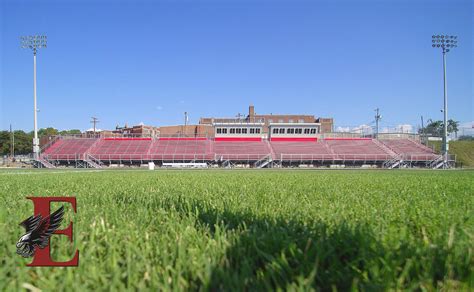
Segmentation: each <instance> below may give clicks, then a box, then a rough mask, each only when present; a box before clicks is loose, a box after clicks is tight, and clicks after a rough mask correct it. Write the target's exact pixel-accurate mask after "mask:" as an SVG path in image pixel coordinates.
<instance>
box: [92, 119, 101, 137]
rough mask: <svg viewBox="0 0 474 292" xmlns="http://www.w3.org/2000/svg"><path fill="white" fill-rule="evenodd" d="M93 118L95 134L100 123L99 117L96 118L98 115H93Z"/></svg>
mask: <svg viewBox="0 0 474 292" xmlns="http://www.w3.org/2000/svg"><path fill="white" fill-rule="evenodd" d="M91 119H92V121H91V124H93V125H94V134H95V132H96V125H97V124H98V123H99V119H98V118H96V117H92V118H91Z"/></svg>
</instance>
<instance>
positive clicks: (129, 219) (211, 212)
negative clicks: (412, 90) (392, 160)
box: [0, 170, 474, 291]
mask: <svg viewBox="0 0 474 292" xmlns="http://www.w3.org/2000/svg"><path fill="white" fill-rule="evenodd" d="M19 174H21V175H19ZM40 174H41V175H40ZM31 195H34V196H76V197H77V204H78V205H77V207H78V208H77V211H78V213H77V214H76V215H73V214H72V211H71V209H70V208H69V206H67V205H66V206H67V210H68V211H67V220H65V221H66V222H68V221H69V220H73V221H74V230H75V242H76V244H75V247H69V246H68V243H67V240H66V239H65V238H63V237H62V236H61V237H60V236H54V237H53V240H52V248H53V258H54V259H57V260H68V259H69V258H70V257H71V255H72V253H73V251H74V249H75V248H77V249H79V251H80V265H79V267H78V268H28V267H26V264H27V263H29V262H30V260H25V259H23V258H21V257H20V256H18V255H16V253H15V252H16V248H15V243H16V241H17V240H18V238H19V237H20V236H21V235H22V234H23V231H24V230H23V229H22V228H21V227H20V226H19V225H18V224H19V223H20V222H21V221H23V220H24V219H25V218H27V217H28V216H30V215H32V214H33V206H32V203H31V201H29V200H26V199H25V197H27V196H31ZM0 202H1V208H0V225H1V229H2V230H3V232H2V233H3V234H2V236H1V237H0V249H1V250H0V252H1V254H2V258H1V265H0V291H11V290H19V289H21V288H27V289H30V288H34V287H36V288H39V289H42V290H66V289H67V290H76V291H84V290H107V291H109V290H124V289H149V290H155V291H156V290H157V289H165V290H171V289H173V290H183V289H184V290H196V289H202V290H219V289H220V290H231V289H247V290H255V289H260V290H263V289H266V290H268V289H275V288H282V289H293V288H309V289H316V290H329V289H334V288H336V289H337V290H348V289H351V288H352V289H355V290H387V289H408V290H416V289H427V290H433V289H442V290H472V289H473V288H474V250H473V249H474V170H464V171H427V170H400V171H374V170H367V171H366V170H331V171H323V170H321V171H311V170H298V171H294V170H265V171H259V170H237V171H232V170H231V171H227V170H186V171H180V170H163V171H161V170H160V171H153V172H151V171H140V170H131V171H128V170H110V171H109V170H107V171H96V170H93V171H90V170H89V171H88V170H79V171H77V170H76V171H67V170H65V171H58V170H54V171H47V170H46V171H44V170H0ZM54 208H57V205H53V207H52V209H54ZM66 222H63V226H66V225H67V224H66Z"/></svg>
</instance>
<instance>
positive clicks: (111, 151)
mask: <svg viewBox="0 0 474 292" xmlns="http://www.w3.org/2000/svg"><path fill="white" fill-rule="evenodd" d="M151 143H152V140H151V138H118V139H117V138H105V139H101V140H100V141H99V142H98V143H97V145H95V146H94V147H92V149H90V151H89V152H90V154H91V155H92V156H93V157H94V158H95V159H98V160H145V159H147V158H146V157H145V156H146V155H147V154H148V149H149V148H150V145H151Z"/></svg>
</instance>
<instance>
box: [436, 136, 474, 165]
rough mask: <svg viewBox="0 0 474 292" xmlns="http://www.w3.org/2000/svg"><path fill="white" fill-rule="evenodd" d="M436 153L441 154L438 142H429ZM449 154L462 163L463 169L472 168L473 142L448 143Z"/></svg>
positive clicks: (473, 161) (473, 156)
mask: <svg viewBox="0 0 474 292" xmlns="http://www.w3.org/2000/svg"><path fill="white" fill-rule="evenodd" d="M429 145H433V146H434V149H435V151H436V152H438V153H440V152H441V142H440V141H430V142H429ZM449 153H450V154H455V155H456V161H457V162H460V163H462V165H463V167H474V141H450V142H449Z"/></svg>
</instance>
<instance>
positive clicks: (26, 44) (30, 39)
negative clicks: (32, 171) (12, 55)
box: [21, 35, 48, 160]
mask: <svg viewBox="0 0 474 292" xmlns="http://www.w3.org/2000/svg"><path fill="white" fill-rule="evenodd" d="M47 40H48V39H47V37H46V36H45V35H30V36H22V37H21V47H22V48H23V49H26V48H29V49H31V50H33V107H34V109H33V110H34V117H33V118H34V138H33V158H34V159H35V160H36V159H38V157H39V139H38V123H37V117H36V115H37V112H38V110H37V109H36V52H37V50H38V49H40V48H46V45H47Z"/></svg>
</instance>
